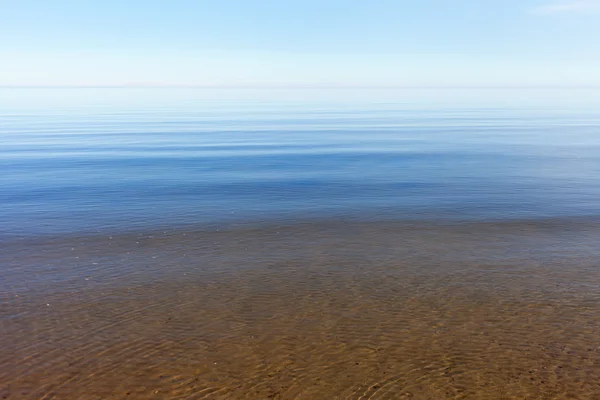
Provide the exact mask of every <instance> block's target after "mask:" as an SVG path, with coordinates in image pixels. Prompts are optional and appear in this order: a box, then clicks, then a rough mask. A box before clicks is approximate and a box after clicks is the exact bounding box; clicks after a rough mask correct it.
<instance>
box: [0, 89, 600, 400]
mask: <svg viewBox="0 0 600 400" xmlns="http://www.w3.org/2000/svg"><path fill="white" fill-rule="evenodd" d="M599 242H600V90H599V89H593V88H578V89H575V88H545V89H539V88H538V89H531V88H488V89H483V88H441V89H440V88H377V89H375V88H373V89H366V88H316V87H315V88H283V87H281V88H219V89H211V88H143V87H139V88H0V342H1V343H2V346H0V397H2V398H7V399H108V398H115V399H116V398H119V399H121V398H132V399H146V398H148V399H176V398H181V399H183V398H190V399H201V398H205V399H398V398H411V399H446V398H447V399H513V398H514V399H526V398H527V399H538V398H539V399H553V398H556V399H563V398H573V399H575V398H576V399H598V398H600V246H599Z"/></svg>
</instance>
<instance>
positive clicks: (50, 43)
mask: <svg viewBox="0 0 600 400" xmlns="http://www.w3.org/2000/svg"><path fill="white" fill-rule="evenodd" d="M124 84H134V85H135V84H158V85H216V86H220V85H225V86H236V85H270V86H271V85H273V86H277V85H349V86H373V85H374V86H386V85H400V86H406V85H408V86H422V85H426V86H504V85H510V86H515V85H516V86H520V85H528V86H529V85H531V86H540V85H541V86H544V85H548V86H556V85H561V86H569V85H583V86H586V85H595V86H598V85H600V0H412V1H407V0H406V1H405V0H361V1H357V0H356V1H355V0H345V1H342V0H278V1H276V0H160V1H159V0H102V1H100V0H0V85H100V86H103V85H124Z"/></svg>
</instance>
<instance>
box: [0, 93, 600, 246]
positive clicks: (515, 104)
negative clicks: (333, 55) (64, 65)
mask: <svg viewBox="0 0 600 400" xmlns="http://www.w3.org/2000/svg"><path fill="white" fill-rule="evenodd" d="M599 106H600V94H599V93H598V91H593V90H572V91H556V90H541V91H540V90H538V91H533V90H449V89H447V90H432V89H429V90H381V91H367V90H362V91H361V90H355V91H353V90H337V91H335V90H329V91H327V90H316V89H311V90H282V89H281V90H263V91H259V90H250V89H245V90H237V91H236V90H220V91H219V90H212V91H211V90H200V89H190V90H174V89H154V90H152V89H76V90H74V89H70V90H69V89H63V90H58V89H52V90H50V89H37V90H36V89H28V90H25V89H12V90H9V89H2V91H1V92H0V170H1V171H2V174H0V234H2V235H3V236H6V235H8V236H13V235H18V236H22V235H43V234H56V233H80V232H87V233H90V232H98V231H107V232H115V231H124V230H140V229H147V228H161V227H173V226H184V225H190V224H191V225H197V226H200V225H210V224H222V223H232V222H241V221H245V222H247V221H250V222H253V221H259V222H260V221H269V220H278V219H282V218H285V219H289V220H295V219H312V218H322V217H336V218H350V219H377V220H381V219H383V220H389V219H399V220H402V219H425V220H436V219H437V220H439V219H452V220H472V219H478V220H481V219H535V218H548V217H557V216H559V217H565V216H567V217H596V216H599V215H600V202H599V201H598V198H599V195H600V179H598V176H600V158H599V156H600V111H599V110H600V107H599Z"/></svg>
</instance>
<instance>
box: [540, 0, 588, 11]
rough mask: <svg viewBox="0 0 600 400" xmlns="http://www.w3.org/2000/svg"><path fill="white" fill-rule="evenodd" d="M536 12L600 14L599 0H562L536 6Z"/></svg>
mask: <svg viewBox="0 0 600 400" xmlns="http://www.w3.org/2000/svg"><path fill="white" fill-rule="evenodd" d="M535 12H536V13H537V14H600V0H563V1H559V2H553V3H549V4H545V5H542V6H540V7H538V8H537V9H536V10H535Z"/></svg>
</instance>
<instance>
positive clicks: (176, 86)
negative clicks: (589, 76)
mask: <svg viewBox="0 0 600 400" xmlns="http://www.w3.org/2000/svg"><path fill="white" fill-rule="evenodd" d="M0 89H600V84H581V85H522V84H511V85H337V84H286V85H278V84H248V85H202V84H191V85H185V84H181V85H179V84H110V85H76V84H75V85H73V84H66V85H29V84H0Z"/></svg>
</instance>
